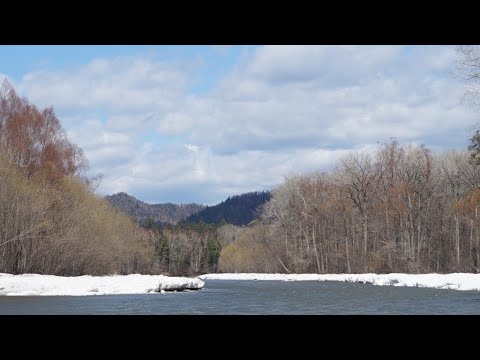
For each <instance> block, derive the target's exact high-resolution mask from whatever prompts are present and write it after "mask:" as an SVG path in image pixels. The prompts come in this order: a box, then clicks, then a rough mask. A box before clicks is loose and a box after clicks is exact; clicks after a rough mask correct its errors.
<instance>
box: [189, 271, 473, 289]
mask: <svg viewBox="0 0 480 360" xmlns="http://www.w3.org/2000/svg"><path fill="white" fill-rule="evenodd" d="M198 278H200V279H202V280H283V281H342V282H356V283H368V284H373V285H393V286H416V287H428V288H436V289H454V290H480V274H469V273H452V274H254V273H236V274H206V275H200V276H198Z"/></svg>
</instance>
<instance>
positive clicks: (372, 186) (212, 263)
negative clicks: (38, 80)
mask: <svg viewBox="0 0 480 360" xmlns="http://www.w3.org/2000/svg"><path fill="white" fill-rule="evenodd" d="M475 49H476V50H475ZM475 49H474V50H472V48H471V47H464V48H461V49H460V51H461V53H462V54H463V57H462V61H463V62H462V61H460V62H459V69H460V73H461V74H462V75H463V76H464V77H465V79H466V80H472V79H473V80H474V81H477V79H478V78H479V76H478V72H479V71H478V69H480V51H479V50H478V49H477V48H475ZM462 66H463V67H462ZM474 85H475V84H474ZM476 89H477V88H475V87H473V88H471V89H470V90H469V91H470V93H468V92H467V94H470V95H471V94H474V95H475V94H478V93H479V92H478V90H476ZM452 121H453V120H452ZM87 169H88V163H87V160H86V158H85V157H84V155H83V151H82V149H81V148H79V147H78V146H77V145H75V144H73V143H72V142H71V141H70V140H69V139H68V137H67V135H66V132H65V130H64V129H63V128H62V126H61V123H60V121H59V119H58V118H57V116H56V115H55V111H54V109H53V107H49V108H45V109H39V108H37V107H36V106H35V105H34V104H32V103H30V102H29V101H28V100H27V99H25V98H21V97H20V96H19V95H18V94H17V93H16V91H15V89H14V88H13V87H12V86H11V85H10V84H9V83H8V82H7V81H4V82H3V84H2V85H1V87H0V272H3V273H12V274H20V273H39V274H54V275H64V276H74V275H84V274H90V275H106V274H129V273H143V274H169V275H196V274H201V273H208V272H217V271H218V272H286V273H308V272H312V273H365V272H376V273H388V272H405V273H428V272H438V273H446V272H473V273H478V272H479V271H480V209H479V208H480V131H479V130H477V131H474V132H473V135H472V136H471V138H470V145H469V146H468V148H466V149H464V150H446V151H443V152H435V153H434V152H432V151H431V150H430V149H429V148H428V147H426V146H423V145H413V144H402V143H400V142H399V141H397V140H396V139H395V138H392V139H390V140H388V141H386V142H384V143H381V144H378V146H377V148H376V149H375V150H374V151H369V152H359V151H357V152H355V151H352V152H350V153H349V154H348V155H347V156H344V157H343V158H341V159H339V160H338V161H337V163H336V164H335V165H334V166H333V167H332V168H330V169H329V170H328V171H315V172H312V173H306V174H295V175H289V176H286V177H285V179H284V181H283V183H281V184H279V185H278V186H277V187H276V188H275V189H273V190H272V191H271V192H260V193H250V194H247V195H245V196H234V197H231V198H229V199H227V200H226V201H225V202H223V203H221V204H219V205H217V206H216V207H206V208H203V209H201V210H200V211H198V210H199V209H200V208H199V207H198V205H195V206H196V207H195V206H193V207H192V206H191V205H188V206H190V207H189V208H187V207H185V208H182V209H181V211H180V210H178V209H177V208H175V209H176V210H175V211H176V212H179V211H180V212H179V213H178V214H177V213H175V217H174V218H169V217H168V218H165V219H167V220H162V221H166V222H168V221H170V222H172V223H171V224H168V223H162V222H161V221H160V222H159V219H160V218H159V219H156V220H157V222H155V221H153V219H151V218H149V217H146V218H145V219H144V218H143V217H144V215H145V216H148V215H149V214H150V211H151V209H150V208H149V207H148V206H147V204H145V206H143V205H142V206H143V207H144V208H145V209H144V208H142V209H141V210H142V212H141V217H142V221H141V222H139V221H137V220H138V219H137V220H136V219H134V218H133V217H131V216H130V215H132V214H130V215H128V214H126V213H123V212H121V211H120V210H118V209H116V208H114V207H113V206H112V205H111V204H110V203H109V202H108V201H107V200H106V199H104V198H102V197H101V196H99V195H97V194H96V189H97V187H98V185H99V178H95V177H93V178H89V177H87V175H86V174H87ZM123 197H124V198H126V200H125V199H124V200H125V201H127V200H128V201H127V202H128V203H129V204H130V203H131V201H130V200H131V199H127V196H126V194H124V196H123ZM135 200H136V199H135ZM142 204H144V203H142ZM170 205H172V206H173V204H170ZM139 206H140V205H138V206H137V207H135V209H137V208H139V209H140V207H139ZM137 210H138V209H137ZM137 210H135V211H136V212H135V215H138V214H137V212H138V211H140V210H138V211H137ZM162 211H163V210H162ZM196 211H198V212H196ZM188 212H189V213H190V216H189V217H187V218H186V221H180V222H178V223H176V222H177V221H178V220H179V219H180V218H182V217H186V216H188V215H187V213H188ZM195 212H196V213H195ZM139 214H140V213H139ZM132 216H133V215H132ZM165 216H166V215H165ZM209 222H210V223H209ZM160 223H161V224H160Z"/></svg>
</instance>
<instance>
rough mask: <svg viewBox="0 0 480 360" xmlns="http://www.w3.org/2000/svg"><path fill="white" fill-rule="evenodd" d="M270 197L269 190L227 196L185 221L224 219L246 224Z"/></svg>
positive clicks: (215, 220)
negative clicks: (225, 198)
mask: <svg viewBox="0 0 480 360" xmlns="http://www.w3.org/2000/svg"><path fill="white" fill-rule="evenodd" d="M270 198H271V193H270V192H269V191H260V192H250V193H246V194H242V195H236V196H232V197H229V198H228V199H227V200H225V201H222V202H221V203H220V204H217V205H215V206H207V207H205V208H203V209H202V210H200V211H198V212H197V213H194V214H192V215H190V216H188V217H187V219H186V220H185V221H184V222H186V223H197V222H200V221H203V222H206V223H209V224H218V223H220V222H221V221H222V219H224V220H225V221H226V222H227V223H229V224H234V225H239V226H240V225H247V224H248V223H250V222H251V221H252V220H255V219H256V218H257V216H258V215H257V209H258V208H259V206H262V205H263V204H265V203H266V202H267V201H269V200H270Z"/></svg>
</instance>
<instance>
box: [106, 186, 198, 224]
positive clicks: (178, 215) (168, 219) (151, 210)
mask: <svg viewBox="0 0 480 360" xmlns="http://www.w3.org/2000/svg"><path fill="white" fill-rule="evenodd" d="M105 199H106V200H107V201H108V202H110V204H112V206H113V207H115V208H117V209H118V210H120V211H122V212H124V213H126V214H128V215H130V216H132V217H133V218H135V219H136V220H137V221H138V222H139V223H143V222H144V221H145V219H147V218H151V219H152V220H153V221H154V222H156V223H160V224H172V225H175V224H177V223H178V222H180V221H182V220H185V219H186V218H187V217H188V216H190V215H192V214H195V213H196V212H198V211H200V210H202V209H203V208H204V207H205V206H204V205H199V204H193V203H192V204H180V205H178V204H172V203H164V204H147V203H145V202H143V201H141V200H138V199H137V198H135V197H134V196H131V195H128V194H127V193H124V192H119V193H117V194H113V195H107V196H105Z"/></svg>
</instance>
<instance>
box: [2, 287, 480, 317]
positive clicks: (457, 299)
mask: <svg viewBox="0 0 480 360" xmlns="http://www.w3.org/2000/svg"><path fill="white" fill-rule="evenodd" d="M0 314H145V315H149V314H480V292H479V291H457V290H437V289H428V288H412V287H394V286H375V285H369V284H358V283H343V282H329V281H327V282H319V281H298V282H292V281H288V282H285V281H245V280H244V281H239V280H237V281H234V280H205V287H204V288H203V289H201V290H199V291H189V292H178V293H164V294H145V295H105V296H0Z"/></svg>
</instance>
